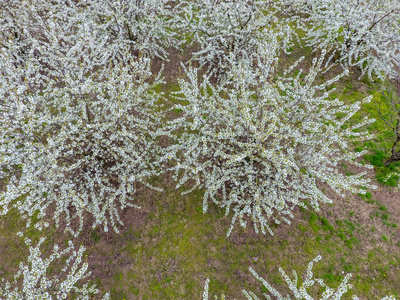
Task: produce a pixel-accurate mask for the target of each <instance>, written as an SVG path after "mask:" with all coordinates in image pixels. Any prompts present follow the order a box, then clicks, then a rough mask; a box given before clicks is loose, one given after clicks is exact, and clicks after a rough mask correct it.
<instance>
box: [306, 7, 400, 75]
mask: <svg viewBox="0 0 400 300" xmlns="http://www.w3.org/2000/svg"><path fill="white" fill-rule="evenodd" d="M304 3H305V5H303V6H301V12H302V13H303V12H307V13H308V14H309V16H308V17H307V18H303V21H304V22H305V23H307V24H309V25H308V27H305V28H304V29H305V30H306V31H307V32H306V39H307V45H308V46H312V47H314V48H315V49H314V50H317V49H325V48H326V49H328V50H329V51H330V57H329V59H328V60H327V62H326V64H327V66H328V65H329V64H330V65H331V66H332V65H333V64H331V63H332V59H333V62H336V61H338V62H340V63H341V64H342V65H343V66H345V67H346V66H354V65H355V66H358V67H359V68H361V70H362V75H363V74H365V73H367V74H368V76H369V78H372V77H371V76H372V74H375V75H376V76H378V77H379V78H381V79H383V78H384V77H385V76H387V75H388V76H389V77H392V76H393V75H395V74H394V73H395V71H394V60H395V59H398V58H399V56H400V17H399V16H400V2H399V1H398V0H365V1H360V0H347V1H341V0H308V1H305V2H304ZM310 25H311V28H310Z"/></svg>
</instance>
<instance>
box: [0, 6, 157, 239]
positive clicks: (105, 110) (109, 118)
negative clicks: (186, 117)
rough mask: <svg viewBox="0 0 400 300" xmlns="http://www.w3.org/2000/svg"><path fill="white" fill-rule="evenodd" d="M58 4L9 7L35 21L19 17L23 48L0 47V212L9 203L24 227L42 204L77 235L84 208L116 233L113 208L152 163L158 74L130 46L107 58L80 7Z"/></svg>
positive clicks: (14, 43) (105, 46)
mask: <svg viewBox="0 0 400 300" xmlns="http://www.w3.org/2000/svg"><path fill="white" fill-rule="evenodd" d="M60 4H62V1H59V2H56V3H55V4H54V5H53V6H52V5H50V2H48V1H44V2H42V3H41V2H39V1H38V2H30V1H27V2H26V3H24V5H22V4H21V5H20V6H17V8H18V10H19V11H22V12H21V13H22V14H23V11H24V9H25V10H26V11H27V12H26V14H27V15H29V16H30V19H29V20H32V22H33V23H32V24H29V23H26V24H25V23H21V24H20V25H21V26H25V27H24V28H23V29H21V31H23V32H24V34H25V35H26V36H25V39H26V40H27V42H26V43H27V44H29V48H28V49H29V50H27V51H25V52H24V53H25V55H24V57H23V60H22V59H21V60H20V57H19V56H18V55H17V52H15V51H14V50H15V49H17V48H18V47H19V45H20V41H19V40H17V39H14V40H10V41H9V42H8V44H7V47H3V48H2V49H1V51H0V70H1V71H0V72H1V73H0V98H1V102H0V110H1V118H0V161H1V166H2V168H1V170H0V178H2V179H3V180H5V181H6V188H5V190H3V191H2V192H1V194H0V206H1V208H2V209H1V213H2V214H5V213H7V211H8V210H9V207H10V206H14V207H16V208H17V209H19V210H20V212H21V213H22V215H23V216H24V217H28V223H27V226H30V217H31V216H33V215H34V214H35V213H37V212H38V217H39V219H42V218H43V217H44V216H45V215H46V211H47V209H48V208H50V209H51V211H52V214H53V218H54V219H55V220H56V224H57V225H58V224H59V221H60V216H63V217H64V218H65V220H66V228H65V229H66V230H68V231H70V232H71V233H73V234H74V235H75V236H76V235H77V234H78V233H79V232H80V231H81V230H82V228H83V219H84V213H89V214H91V215H92V216H93V217H94V219H95V221H94V223H93V227H95V226H97V225H103V226H104V230H106V231H107V230H108V226H109V225H108V224H109V223H111V226H112V227H113V228H114V230H116V231H118V228H117V224H122V222H121V220H120V218H119V211H118V210H119V209H120V210H122V209H124V208H125V207H126V206H136V205H134V204H133V203H132V199H133V194H134V192H135V184H137V183H139V182H142V183H144V184H146V185H148V184H147V183H146V178H148V177H149V176H151V175H153V174H157V173H159V171H160V169H159V168H158V164H157V160H158V158H157V157H158V156H157V154H158V153H159V150H158V149H159V148H158V146H157V144H156V143H155V141H154V139H153V137H152V132H153V128H154V126H156V124H157V122H158V121H157V120H158V117H157V113H156V112H154V111H153V106H154V103H155V101H156V100H157V99H158V95H157V94H155V93H154V92H153V91H152V83H151V82H153V83H154V84H157V83H159V82H160V79H159V78H153V79H151V78H150V77H151V76H152V74H151V72H150V61H149V60H148V59H146V58H135V57H133V56H132V55H130V52H129V51H130V49H129V48H128V47H125V48H124V47H120V48H119V49H118V50H119V53H121V54H123V55H121V56H119V57H115V56H114V55H113V54H114V53H115V51H114V48H113V47H114V46H113V45H112V44H110V40H109V39H108V38H104V37H103V36H102V35H101V34H100V33H98V28H97V26H96V24H94V23H93V22H91V21H90V19H88V18H87V16H86V12H85V11H84V10H79V9H78V8H79V7H77V6H76V7H75V6H74V4H73V2H70V4H71V5H70V6H65V7H64V6H63V9H60V7H58V6H57V5H60ZM44 11H45V12H46V13H45V14H44V13H43V12H44ZM10 28H11V26H10ZM123 51H125V52H123ZM20 61H23V63H19V62H20ZM136 207H138V206H136ZM72 219H79V228H75V229H73V228H72V227H71V226H72V225H71V220H72ZM42 225H47V222H45V223H43V222H39V223H38V224H37V226H38V228H41V226H42Z"/></svg>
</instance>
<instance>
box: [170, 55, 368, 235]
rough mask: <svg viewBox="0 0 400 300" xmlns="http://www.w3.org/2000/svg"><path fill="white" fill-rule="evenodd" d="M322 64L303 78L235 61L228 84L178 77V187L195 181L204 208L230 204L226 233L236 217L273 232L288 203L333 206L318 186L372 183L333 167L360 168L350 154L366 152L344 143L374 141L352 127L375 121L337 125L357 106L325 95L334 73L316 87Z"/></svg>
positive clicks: (193, 72)
mask: <svg viewBox="0 0 400 300" xmlns="http://www.w3.org/2000/svg"><path fill="white" fill-rule="evenodd" d="M323 60H324V57H323V56H322V57H321V58H319V59H315V60H314V64H313V66H312V67H311V69H310V71H309V74H307V75H306V76H305V77H304V80H302V79H300V74H301V72H300V73H299V74H298V76H297V77H294V78H291V77H289V78H283V77H282V78H280V79H279V80H278V81H277V82H276V83H274V82H271V81H270V80H269V76H268V74H266V72H265V70H263V69H261V70H259V72H258V75H257V76H258V77H257V78H254V77H252V74H254V73H252V72H246V71H247V68H248V65H246V64H240V63H239V64H237V65H236V66H234V67H233V68H232V69H231V71H230V72H229V73H228V75H229V76H230V78H232V80H229V81H228V82H229V83H228V84H225V85H224V84H221V85H219V86H218V87H217V88H216V87H214V86H212V85H211V84H210V83H209V80H208V78H207V77H205V78H203V80H202V81H200V80H199V79H198V76H197V73H198V70H197V69H193V68H190V69H188V70H187V76H188V80H187V81H184V80H180V81H179V83H180V87H181V90H180V91H179V92H177V98H179V99H181V100H182V103H184V105H178V106H176V108H178V109H180V110H182V117H181V118H179V119H176V120H174V121H173V122H171V125H170V126H172V127H173V128H180V129H183V130H181V131H177V135H176V140H177V143H176V144H175V145H173V146H171V147H170V149H169V150H170V156H171V157H173V158H174V160H175V161H176V165H175V166H174V167H172V170H174V171H175V178H176V180H177V182H178V184H177V187H179V186H182V185H183V184H185V183H186V182H190V181H191V182H195V184H194V185H193V187H192V189H190V190H188V191H187V192H190V191H191V190H193V189H194V188H198V187H199V188H204V189H205V195H204V200H203V211H204V212H205V211H206V210H207V205H208V201H209V200H212V201H213V202H214V203H216V204H217V205H219V206H220V207H223V208H225V209H226V215H228V214H229V211H230V209H231V207H233V211H234V215H233V218H232V224H231V228H230V229H229V231H228V233H227V236H229V235H230V233H231V231H232V229H233V227H234V224H235V221H236V220H237V219H238V220H239V221H240V225H241V226H246V221H245V220H244V216H245V215H247V216H249V217H250V219H251V221H252V222H253V225H254V228H255V231H256V232H257V233H258V228H259V227H260V228H261V231H262V233H264V234H265V233H266V230H267V231H269V232H270V233H271V234H273V233H272V231H271V229H270V227H269V225H268V222H269V221H270V220H271V219H272V220H274V221H275V222H276V223H278V224H279V222H280V220H279V219H281V220H283V221H285V222H286V223H290V220H289V219H290V218H291V217H292V216H293V215H292V213H291V211H292V210H293V208H294V207H295V206H302V207H306V205H305V204H304V202H305V201H308V202H309V203H310V204H311V207H312V208H314V209H315V210H317V211H318V209H319V204H320V203H331V200H330V199H329V198H328V197H327V196H326V195H325V194H324V193H323V192H322V191H321V185H320V183H325V184H326V185H328V186H329V187H330V188H331V189H332V190H333V191H335V192H337V193H338V194H340V195H343V194H344V192H345V191H351V192H353V193H362V194H363V193H365V190H363V189H360V188H359V187H360V186H364V187H368V188H374V186H371V185H370V184H369V183H368V182H369V179H365V178H363V175H365V173H360V174H356V175H352V176H345V175H343V174H341V173H339V172H338V170H337V168H335V166H337V165H338V164H339V163H340V162H348V163H350V164H354V165H358V166H360V164H358V163H357V162H356V159H357V158H358V157H360V156H361V155H363V154H364V153H365V151H362V152H359V153H353V152H352V151H350V150H349V148H348V144H349V143H350V142H351V141H356V140H363V139H369V138H371V137H372V135H370V134H369V133H368V132H367V131H361V132H353V131H354V129H356V128H359V127H362V126H364V125H367V124H369V123H371V122H373V121H374V120H373V119H368V118H366V119H365V120H364V121H363V122H361V123H360V124H357V125H354V126H351V127H349V128H347V129H343V125H344V123H345V122H346V121H347V120H348V119H349V118H351V116H352V115H353V114H355V113H356V112H357V111H358V110H359V109H360V106H361V102H356V103H353V104H350V105H345V104H344V103H343V102H342V101H340V100H338V99H332V98H331V97H329V93H328V92H326V91H325V90H326V87H327V86H329V85H331V84H332V83H333V82H335V81H337V80H338V79H339V78H340V76H337V77H335V78H333V79H331V80H328V81H326V82H325V83H323V84H315V83H314V81H315V77H316V75H317V74H318V72H320V71H321V69H322V67H321V64H322V62H323ZM289 71H290V70H289ZM321 91H323V92H321ZM183 101H184V102H183ZM364 101H365V102H368V101H370V97H368V98H366V99H365V100H364ZM339 113H340V114H342V115H343V116H344V117H343V118H341V119H340V120H338V119H337V117H336V116H337V114H339ZM369 167H371V166H369Z"/></svg>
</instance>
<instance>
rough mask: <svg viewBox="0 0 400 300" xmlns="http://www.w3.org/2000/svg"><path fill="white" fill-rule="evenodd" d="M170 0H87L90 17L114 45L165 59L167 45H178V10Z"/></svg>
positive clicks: (86, 4)
mask: <svg viewBox="0 0 400 300" xmlns="http://www.w3.org/2000/svg"><path fill="white" fill-rule="evenodd" d="M174 2H175V1H169V0H118V1H116V0H100V1H99V0H87V1H85V6H86V7H87V12H88V13H89V15H90V18H91V19H92V20H93V21H94V22H95V23H96V24H97V25H98V28H99V30H100V32H101V35H104V36H107V37H108V38H110V39H111V41H112V42H111V43H113V44H114V45H113V46H114V48H115V49H116V53H119V51H117V48H119V47H129V48H130V50H131V53H133V52H135V51H136V52H137V53H136V54H137V55H139V53H140V55H147V56H150V57H154V56H158V57H160V58H166V57H167V56H168V53H167V52H166V51H165V48H166V47H169V46H175V47H176V46H178V45H179V44H180V41H179V39H178V38H177V33H176V29H177V28H178V27H179V23H180V22H179V20H180V18H179V13H178V12H177V11H178V9H177V8H174V6H175V5H173V4H174Z"/></svg>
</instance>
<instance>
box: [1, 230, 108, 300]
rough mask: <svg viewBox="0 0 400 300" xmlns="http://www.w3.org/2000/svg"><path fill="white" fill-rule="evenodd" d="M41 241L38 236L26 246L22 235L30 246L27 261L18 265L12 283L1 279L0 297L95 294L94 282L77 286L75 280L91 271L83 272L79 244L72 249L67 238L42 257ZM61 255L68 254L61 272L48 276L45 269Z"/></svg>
mask: <svg viewBox="0 0 400 300" xmlns="http://www.w3.org/2000/svg"><path fill="white" fill-rule="evenodd" d="M44 241H45V238H41V239H40V241H39V243H38V244H37V245H36V246H30V245H31V240H30V239H28V238H25V243H26V244H27V245H29V246H30V247H29V252H30V254H29V257H28V261H27V263H23V262H21V263H20V264H19V271H18V272H17V274H16V275H15V276H14V280H13V281H12V282H8V281H5V279H4V278H2V281H1V283H0V299H2V300H14V299H23V300H53V299H54V300H56V299H57V300H60V299H67V297H68V299H72V298H71V296H74V298H73V299H79V300H89V299H94V294H98V293H99V290H97V289H96V287H95V285H89V284H88V283H86V284H84V285H82V286H78V285H77V282H78V281H79V282H80V281H82V280H84V279H85V278H86V277H88V276H89V275H90V274H91V272H87V269H88V264H87V263H86V262H84V259H83V258H82V255H83V252H84V251H85V247H83V246H80V247H79V250H78V251H75V250H74V245H73V243H72V242H71V241H69V242H68V247H67V248H65V249H64V250H60V248H59V246H58V245H55V246H54V250H53V253H52V254H51V255H50V256H49V257H48V258H42V256H43V255H42V253H41V251H40V247H41V245H42V243H43V242H44ZM61 257H68V258H67V260H66V261H65V265H64V266H63V268H62V269H61V272H60V273H57V274H54V275H53V276H51V277H49V274H48V272H49V269H50V268H51V266H53V265H54V263H55V261H57V260H60V258H61ZM109 297H110V294H109V293H106V294H105V295H104V297H103V298H102V299H103V300H106V299H109ZM98 299H100V298H98Z"/></svg>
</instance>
